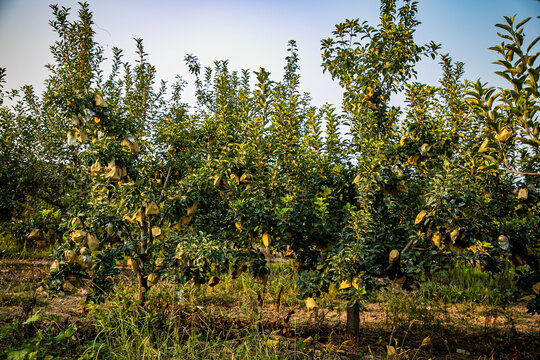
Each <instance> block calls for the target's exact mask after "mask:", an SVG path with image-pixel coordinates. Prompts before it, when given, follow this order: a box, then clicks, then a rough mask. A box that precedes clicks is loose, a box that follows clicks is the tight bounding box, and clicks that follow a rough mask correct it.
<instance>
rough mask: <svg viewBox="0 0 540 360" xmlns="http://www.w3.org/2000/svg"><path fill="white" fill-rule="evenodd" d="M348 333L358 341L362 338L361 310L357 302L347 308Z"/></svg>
mask: <svg viewBox="0 0 540 360" xmlns="http://www.w3.org/2000/svg"><path fill="white" fill-rule="evenodd" d="M347 333H348V334H350V335H353V336H354V337H355V339H357V340H358V337H359V336H360V308H359V306H358V304H357V303H356V302H354V303H353V304H352V305H348V306H347Z"/></svg>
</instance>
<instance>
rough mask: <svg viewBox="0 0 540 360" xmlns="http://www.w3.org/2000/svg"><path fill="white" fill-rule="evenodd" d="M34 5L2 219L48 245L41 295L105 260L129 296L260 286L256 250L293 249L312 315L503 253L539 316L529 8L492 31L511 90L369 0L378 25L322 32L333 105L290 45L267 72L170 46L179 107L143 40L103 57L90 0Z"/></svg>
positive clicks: (5, 112)
mask: <svg viewBox="0 0 540 360" xmlns="http://www.w3.org/2000/svg"><path fill="white" fill-rule="evenodd" d="M52 10H53V14H54V18H55V20H53V21H52V22H51V25H52V27H53V29H54V31H55V32H56V33H57V34H58V36H59V40H58V41H57V42H56V43H55V44H54V45H53V46H52V47H51V50H52V53H53V55H54V59H55V63H54V64H51V65H48V69H49V71H50V76H49V78H48V79H47V81H46V85H47V88H46V90H45V92H44V93H43V94H42V95H41V96H38V95H36V94H34V92H33V90H32V88H31V87H25V88H23V89H21V90H20V91H15V90H14V91H10V92H4V91H2V92H1V93H0V96H1V97H0V101H1V102H2V103H0V105H2V106H1V107H0V121H1V122H2V127H1V128H0V140H1V142H2V143H1V146H0V159H1V163H2V168H1V170H0V197H1V202H0V203H1V204H2V205H1V206H2V208H1V214H0V215H1V216H0V217H1V220H2V221H4V223H3V224H2V228H3V229H5V230H6V231H9V232H10V233H12V234H13V236H14V237H18V238H19V239H20V241H34V242H39V241H46V240H48V241H51V242H52V241H56V245H57V246H56V247H55V250H54V252H53V254H52V256H53V257H54V258H55V261H54V263H53V265H52V267H51V277H50V281H49V289H50V290H54V291H56V292H57V293H60V294H61V293H66V292H73V291H76V289H77V288H79V287H85V288H88V289H90V292H89V296H90V297H92V298H98V299H99V298H100V297H102V296H103V295H104V294H105V293H107V292H109V291H110V290H111V289H112V286H113V280H114V275H115V274H116V273H117V271H118V270H117V267H116V266H117V265H126V266H128V267H129V268H131V269H132V271H134V272H135V273H136V275H137V278H138V284H139V299H140V300H142V301H145V299H146V292H147V290H148V289H149V287H151V286H152V285H154V284H156V283H157V282H158V281H160V280H162V279H169V280H170V281H175V282H179V283H182V284H185V283H194V284H203V283H208V284H209V285H210V286H215V285H217V284H218V283H219V276H220V274H222V273H224V272H231V273H232V274H233V277H234V276H238V275H239V274H240V273H242V272H249V273H250V274H252V275H253V277H254V278H255V280H256V281H258V282H260V283H262V284H265V283H266V281H267V276H268V270H267V267H266V258H265V255H264V253H265V251H264V250H263V249H264V248H266V249H269V250H270V251H272V252H278V253H281V254H282V255H283V256H286V257H292V258H294V259H295V263H296V265H297V269H298V272H299V275H300V276H299V284H300V285H301V289H302V294H301V296H302V298H304V299H306V305H307V306H308V307H310V308H311V307H313V306H315V302H314V300H313V297H316V296H317V295H318V294H320V293H321V292H326V291H328V289H329V288H330V287H331V285H332V284H334V285H336V286H337V287H338V289H339V291H340V292H341V293H342V295H343V296H344V297H345V298H348V299H351V300H354V299H359V298H360V297H361V296H362V295H363V294H365V293H366V291H370V290H372V289H374V288H376V287H379V286H382V285H384V284H387V283H388V282H394V283H396V284H401V285H402V286H403V287H405V288H409V287H412V286H414V285H415V283H416V282H417V281H419V279H420V278H421V275H422V274H424V273H427V274H429V273H433V271H437V270H439V269H443V268H448V267H451V266H453V264H455V263H456V262H460V261H462V262H467V263H469V264H472V265H478V266H480V267H482V268H483V269H484V270H488V271H492V272H497V271H499V270H501V269H503V268H505V267H506V266H508V265H509V264H513V265H514V266H516V268H517V271H518V273H519V274H520V275H521V280H520V292H519V294H516V295H517V296H525V297H526V298H527V299H528V300H530V302H529V306H530V310H531V311H532V312H535V311H537V309H538V298H537V297H536V295H538V293H539V292H540V285H539V284H540V275H539V269H538V260H537V259H538V255H539V252H540V245H539V242H538V239H540V215H539V214H540V211H539V210H540V209H539V200H540V194H539V190H538V188H539V187H540V182H539V179H540V174H539V172H540V169H539V161H538V159H539V149H540V141H539V140H538V132H539V121H538V109H539V104H538V95H539V93H538V76H539V73H540V69H539V67H538V66H535V60H536V58H537V56H538V53H537V52H536V53H535V52H534V49H535V44H536V43H537V40H538V38H536V39H534V40H533V41H531V42H529V43H528V44H526V43H525V35H524V30H523V29H524V25H525V24H526V23H527V21H529V19H525V20H523V21H521V22H519V23H518V24H515V19H514V18H506V19H505V20H506V23H505V24H500V25H497V26H498V27H499V28H501V29H502V30H503V33H501V34H499V36H500V37H501V38H502V39H503V42H502V43H501V44H500V46H496V47H494V48H493V50H495V51H497V52H498V53H499V54H500V55H501V60H500V61H499V62H498V64H500V65H501V66H502V67H503V70H502V71H500V72H498V74H499V75H501V76H502V77H504V78H505V79H506V80H508V82H509V83H510V85H511V86H509V87H508V88H506V89H504V88H498V89H496V88H492V87H489V86H488V85H486V84H484V83H482V82H481V81H480V80H479V81H477V82H476V83H470V82H467V81H464V80H463V79H462V76H463V64H462V63H459V62H453V61H452V59H451V57H450V56H449V55H440V54H438V50H439V46H438V45H436V44H435V43H429V44H425V45H417V44H416V43H415V42H414V33H415V29H416V27H417V26H418V24H419V22H418V20H416V18H415V16H416V13H417V4H416V2H414V1H402V2H398V1H394V0H384V1H382V2H381V10H380V23H379V24H378V25H377V26H375V27H374V26H371V25H369V24H367V23H365V22H364V23H360V22H359V21H358V20H347V21H346V22H345V23H342V24H338V25H336V28H335V30H334V31H333V33H332V36H331V37H329V38H328V39H324V40H322V42H321V46H322V58H323V67H324V70H325V71H326V72H328V73H329V74H330V75H331V76H332V77H333V78H334V79H336V80H337V81H338V82H339V84H340V85H341V86H342V87H343V90H344V100H343V104H341V109H342V112H341V113H339V112H338V111H337V110H336V108H334V107H333V106H332V105H330V104H325V105H323V106H321V107H320V108H318V107H316V106H314V105H312V104H311V101H310V98H309V95H308V94H301V93H300V91H299V82H300V76H299V65H298V53H297V47H296V43H295V42H294V41H291V42H290V43H289V44H288V56H287V58H286V59H285V73H284V76H283V79H281V80H279V81H277V80H271V77H270V73H268V72H267V71H266V70H265V69H262V68H261V69H259V70H258V71H255V72H250V71H248V70H242V71H240V72H238V71H233V70H231V69H229V65H228V63H227V62H226V61H217V62H215V63H214V66H213V67H206V68H202V67H201V64H200V63H199V61H198V59H197V58H196V57H195V56H193V55H188V56H186V59H185V60H186V64H187V66H188V68H189V70H190V72H191V74H192V75H193V76H194V81H195V85H196V97H197V103H196V105H195V106H194V107H192V108H191V107H189V106H188V105H187V104H185V103H184V102H183V101H182V98H181V95H182V91H183V87H184V84H185V81H184V80H183V79H180V78H178V79H177V81H176V82H175V83H173V84H172V85H170V86H168V84H166V83H165V82H161V83H159V84H157V83H156V79H155V69H154V67H153V66H152V65H151V64H149V63H148V61H147V57H146V53H145V52H144V48H143V43H142V40H140V39H136V45H137V55H138V60H137V61H136V62H135V63H134V64H131V63H129V62H126V61H124V60H123V56H122V51H121V50H120V49H117V48H114V49H113V51H112V59H111V60H112V65H111V67H110V69H105V68H104V67H105V64H106V62H105V58H104V50H103V49H102V48H101V47H100V46H99V44H96V43H95V42H94V40H93V34H94V32H93V30H92V25H93V23H92V13H91V12H90V10H89V7H88V5H87V4H81V8H80V10H79V16H78V18H77V19H76V20H74V21H70V20H69V9H66V8H59V7H57V6H52ZM426 56H427V57H431V58H433V59H440V63H441V66H442V69H443V76H442V79H441V80H440V82H439V84H438V85H427V84H421V83H418V82H416V81H415V75H416V72H415V65H416V64H417V63H418V62H419V61H420V60H421V59H422V58H423V57H426ZM4 75H5V72H4V71H3V72H2V73H0V80H2V79H3V77H4ZM0 84H1V81H0ZM397 94H403V95H404V96H405V98H406V105H405V106H404V107H403V108H400V107H398V106H395V105H394V104H395V101H394V99H395V95H397ZM5 100H9V104H10V105H7V102H6V101H5ZM51 239H52V240H51ZM54 239H56V240H54ZM384 279H389V280H384Z"/></svg>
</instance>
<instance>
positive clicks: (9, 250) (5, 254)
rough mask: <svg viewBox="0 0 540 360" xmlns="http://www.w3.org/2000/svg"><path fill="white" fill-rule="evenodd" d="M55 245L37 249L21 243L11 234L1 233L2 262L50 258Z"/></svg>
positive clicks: (0, 251)
mask: <svg viewBox="0 0 540 360" xmlns="http://www.w3.org/2000/svg"><path fill="white" fill-rule="evenodd" d="M53 247H54V244H48V245H47V246H45V247H43V248H40V249H37V248H32V247H30V246H29V245H28V244H25V243H24V242H21V241H20V240H18V239H16V238H14V237H13V236H11V235H10V234H6V233H0V260H1V259H27V260H38V259H46V258H48V257H49V255H50V253H51V250H52V248H53Z"/></svg>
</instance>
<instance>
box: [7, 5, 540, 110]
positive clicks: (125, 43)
mask: <svg viewBox="0 0 540 360" xmlns="http://www.w3.org/2000/svg"><path fill="white" fill-rule="evenodd" d="M88 2H89V4H90V9H91V11H92V12H93V14H94V22H95V24H96V26H95V31H96V40H97V41H98V42H99V43H100V44H102V45H103V46H104V47H105V49H106V55H109V56H110V54H111V53H110V49H111V47H113V46H118V47H120V48H122V49H124V51H125V54H126V55H131V54H133V52H134V48H135V42H134V41H133V38H134V37H141V38H143V39H144V44H145V50H146V52H147V53H149V60H150V62H151V63H152V64H154V65H155V66H156V68H157V71H158V78H159V79H164V80H173V79H174V76H175V75H176V74H179V75H181V76H182V77H184V78H185V79H186V80H188V81H190V82H191V83H192V80H193V79H192V77H191V76H190V75H189V73H188V71H187V67H186V66H185V64H184V61H183V59H184V56H185V54H188V53H189V54H194V55H196V56H197V57H198V58H199V59H200V61H201V63H202V65H203V66H209V65H212V63H213V61H214V60H222V59H228V60H229V62H230V65H231V69H237V70H239V69H241V68H249V69H251V70H257V69H258V68H259V67H264V68H266V69H267V70H268V71H270V72H271V73H272V78H273V79H274V80H279V79H280V78H281V75H282V74H283V71H282V69H283V66H284V64H285V62H284V61H285V60H284V59H285V56H286V47H287V42H288V40H290V39H294V40H296V41H297V44H298V48H299V56H300V66H301V76H302V78H301V82H302V91H308V92H310V93H311V95H312V98H313V104H314V105H318V106H320V105H322V104H323V103H324V102H330V103H333V104H336V105H337V104H338V103H339V101H340V94H341V90H340V88H339V86H338V85H337V84H336V83H334V82H332V80H331V79H330V76H329V75H328V74H323V73H322V68H321V56H320V40H321V39H323V38H327V37H329V36H330V35H331V32H332V30H334V26H335V24H337V23H339V22H342V21H344V20H345V19H347V18H348V19H354V18H359V19H360V21H363V20H367V21H368V22H370V23H371V24H372V25H375V24H376V23H377V21H378V11H379V1H377V0H332V1H330V0H287V1H285V0H277V1H271V0H227V1H225V0H222V1H218V0H191V1H189V0H90V1H88ZM50 3H56V4H59V5H61V6H67V7H71V8H72V16H73V17H75V16H76V14H77V9H78V4H77V2H76V1H73V0H63V1H57V2H49V1H46V0H0V67H5V68H7V82H8V83H7V88H13V87H18V86H21V85H24V84H30V85H34V87H35V88H36V89H37V90H38V91H41V90H43V80H44V79H45V78H46V76H47V70H46V69H45V68H44V65H45V64H47V63H50V62H51V61H52V58H51V56H50V53H49V46H50V45H51V44H52V43H53V42H54V41H55V39H56V35H55V34H54V32H53V31H52V28H51V27H50V26H49V23H48V22H49V20H51V19H52V12H51V10H50V8H49V7H48V4H50ZM513 14H518V18H519V19H522V18H524V17H528V16H532V17H533V19H532V20H531V21H530V22H529V24H528V27H527V28H526V34H528V38H529V39H530V38H534V37H536V36H538V35H539V34H540V20H539V19H538V18H536V17H537V16H538V15H540V1H537V0H421V1H420V4H419V12H418V19H419V20H420V21H421V22H422V24H421V25H420V26H419V28H418V30H417V34H416V38H417V41H418V42H419V43H425V42H429V41H430V40H434V41H435V42H437V43H441V44H442V52H444V53H450V55H451V56H452V57H453V59H454V60H458V61H462V62H464V63H465V66H466V67H465V69H466V76H465V77H466V78H468V79H472V80H476V79H477V78H481V79H482V80H484V81H488V82H490V83H491V84H492V85H502V84H504V81H503V80H502V79H499V78H498V76H496V75H493V72H494V71H496V70H497V69H498V67H497V66H496V65H493V64H491V62H493V61H495V60H497V56H496V54H495V53H494V52H493V51H490V50H487V48H488V47H489V46H493V45H495V44H498V43H499V38H498V37H497V35H496V32H497V30H496V28H495V27H494V25H495V24H496V23H498V22H502V21H503V16H504V15H507V16H512V15H513ZM418 71H419V78H418V80H419V81H422V82H426V83H430V84H435V83H436V81H437V79H438V77H439V76H440V67H439V65H438V64H437V62H436V61H435V62H434V61H424V62H423V63H422V64H421V65H420V66H419V68H418ZM191 91H192V88H189V87H188V88H187V90H186V94H185V99H186V100H188V101H190V100H192V99H193V96H192V95H191V94H190V92H191Z"/></svg>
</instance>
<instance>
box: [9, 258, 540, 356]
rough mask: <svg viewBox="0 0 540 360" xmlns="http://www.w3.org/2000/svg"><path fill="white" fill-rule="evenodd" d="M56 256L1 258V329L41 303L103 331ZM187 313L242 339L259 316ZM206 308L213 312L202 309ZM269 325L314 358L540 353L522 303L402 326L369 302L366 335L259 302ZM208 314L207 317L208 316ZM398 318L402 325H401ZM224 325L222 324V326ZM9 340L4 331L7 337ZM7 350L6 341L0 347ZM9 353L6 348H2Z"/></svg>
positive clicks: (229, 310) (275, 338) (322, 316)
mask: <svg viewBox="0 0 540 360" xmlns="http://www.w3.org/2000/svg"><path fill="white" fill-rule="evenodd" d="M48 265H50V262H49V261H45V260H39V261H27V260H2V261H1V262H0V288H2V291H1V293H2V299H0V301H1V302H0V329H1V328H2V327H3V326H5V325H7V324H10V323H11V322H13V321H14V320H15V319H19V321H20V320H22V321H24V319H26V318H27V317H28V316H29V315H31V314H32V313H34V312H35V311H37V310H40V311H41V313H42V314H44V315H45V316H46V317H50V318H55V319H57V321H58V322H59V323H65V324H67V323H72V322H77V323H79V324H81V325H82V326H78V327H79V328H82V329H86V330H85V331H83V332H84V333H85V334H86V335H85V336H88V337H89V339H88V340H91V339H92V338H91V337H92V336H95V331H93V330H92V327H93V325H92V320H91V318H89V317H88V316H87V313H88V307H87V306H86V305H85V303H84V296H83V295H82V294H78V295H70V296H67V297H65V298H63V299H60V298H51V297H47V294H46V293H45V292H43V291H41V289H40V286H41V282H42V280H43V279H44V277H45V276H46V275H47V273H48V270H47V268H48ZM176 310H179V311H181V314H182V315H181V316H182V317H183V318H184V320H185V321H190V322H193V321H200V322H201V325H204V324H205V323H206V322H207V319H208V313H209V312H211V313H212V315H211V316H212V322H211V325H208V324H207V325H208V326H211V327H213V330H215V331H214V334H215V335H216V336H220V334H222V335H223V336H225V334H226V336H227V337H228V338H229V339H231V341H241V336H242V329H243V328H244V327H246V326H247V325H248V323H249V322H250V321H251V322H252V321H253V319H248V318H246V317H245V316H244V315H243V314H244V313H245V312H243V311H242V309H241V304H234V305H227V306H225V305H212V304H209V305H207V308H204V307H201V308H200V309H195V310H193V309H192V310H189V311H188V310H182V309H176ZM202 312H205V316H206V317H205V316H202ZM259 312H260V317H259V319H261V327H262V328H263V329H264V331H265V333H267V334H268V344H269V345H273V344H276V343H279V344H281V345H283V344H287V343H290V344H298V343H300V342H301V343H302V344H303V345H304V346H303V353H302V355H298V354H297V355H294V352H289V353H287V354H288V355H287V356H284V357H287V358H304V356H306V357H305V358H310V357H313V356H314V355H316V354H333V355H335V357H336V358H353V359H356V358H358V359H361V358H363V359H384V358H395V359H398V358H399V359H412V358H414V359H512V360H520V359H538V358H539V355H538V352H539V350H540V316H538V315H536V316H531V315H529V314H527V312H526V308H525V305H524V304H523V303H518V304H515V305H512V306H510V307H506V308H491V309H485V308H482V307H476V306H473V305H451V306H448V307H446V308H445V309H444V311H442V312H440V311H439V312H438V313H437V314H438V316H439V318H436V319H433V323H432V324H431V325H430V326H427V327H426V326H419V325H420V324H415V322H414V321H413V322H412V323H410V324H409V325H408V326H406V327H403V326H399V324H398V323H397V321H396V314H392V312H391V311H389V310H388V307H386V306H385V305H384V304H380V303H369V304H367V307H366V310H365V311H363V312H361V335H360V337H359V338H358V339H354V338H351V337H350V336H348V335H347V334H345V324H346V318H345V313H344V312H343V311H335V310H326V309H316V311H314V312H308V311H307V310H306V309H305V308H303V307H302V308H301V307H297V308H291V307H281V308H280V309H279V311H278V310H277V309H276V307H275V305H274V304H265V305H263V306H262V307H260V308H259ZM205 321H206V322H205ZM396 324H397V325H396ZM221 330H222V331H221ZM0 346H1V339H0ZM0 350H1V347H0ZM0 353H1V351H0Z"/></svg>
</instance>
